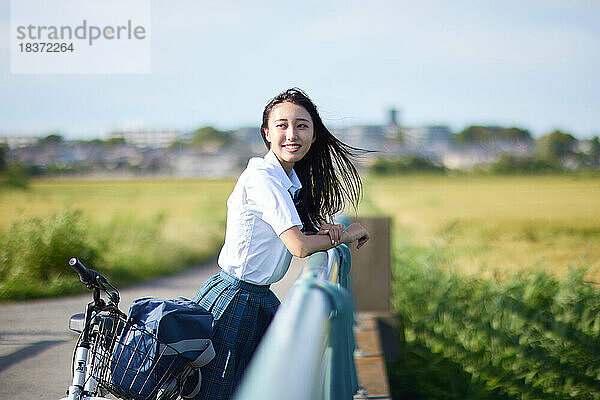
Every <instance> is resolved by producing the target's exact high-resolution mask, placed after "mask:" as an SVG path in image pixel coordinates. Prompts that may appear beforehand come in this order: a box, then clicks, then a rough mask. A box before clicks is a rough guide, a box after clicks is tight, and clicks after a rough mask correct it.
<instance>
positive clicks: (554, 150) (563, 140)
mask: <svg viewBox="0 0 600 400" xmlns="http://www.w3.org/2000/svg"><path fill="white" fill-rule="evenodd" d="M576 144H577V139H575V138H574V137H573V136H572V135H571V134H569V133H566V132H562V131H559V130H554V131H552V132H550V133H549V134H548V135H546V136H543V137H541V138H539V139H538V140H537V144H536V145H537V152H538V155H539V157H540V158H542V159H544V160H547V161H550V162H551V163H555V164H560V163H561V160H563V159H564V158H565V157H566V156H568V155H570V154H575V145H576Z"/></svg>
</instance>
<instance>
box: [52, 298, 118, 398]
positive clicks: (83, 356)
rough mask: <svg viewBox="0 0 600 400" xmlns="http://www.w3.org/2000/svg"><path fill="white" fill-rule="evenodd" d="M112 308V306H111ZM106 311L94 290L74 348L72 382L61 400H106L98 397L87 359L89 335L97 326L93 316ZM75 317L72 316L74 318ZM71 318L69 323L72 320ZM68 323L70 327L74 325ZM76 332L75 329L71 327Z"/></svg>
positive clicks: (96, 385) (96, 384)
mask: <svg viewBox="0 0 600 400" xmlns="http://www.w3.org/2000/svg"><path fill="white" fill-rule="evenodd" d="M111 306H112V305H111ZM104 309H106V305H105V303H104V301H103V300H102V299H101V298H100V289H98V288H94V301H93V302H91V303H88V305H87V306H86V310H85V318H84V320H83V327H82V330H81V336H80V338H79V340H78V342H77V346H76V348H75V356H74V359H73V380H72V382H71V386H69V389H68V391H67V397H65V398H63V399H62V400H108V399H106V398H105V397H98V396H97V394H98V389H99V387H98V382H97V381H96V380H95V379H94V378H93V377H92V376H91V375H90V370H91V365H90V364H91V360H90V359H89V358H88V355H89V351H90V334H91V331H92V328H93V327H94V326H95V325H96V324H97V322H94V321H93V319H94V316H96V315H98V313H99V312H100V311H103V310H104ZM76 316H77V315H75V316H73V317H76ZM73 317H71V321H72V320H73ZM71 321H70V324H69V325H70V326H71V325H74V324H73V323H72V322H71ZM71 329H73V330H76V331H77V329H76V328H73V327H71Z"/></svg>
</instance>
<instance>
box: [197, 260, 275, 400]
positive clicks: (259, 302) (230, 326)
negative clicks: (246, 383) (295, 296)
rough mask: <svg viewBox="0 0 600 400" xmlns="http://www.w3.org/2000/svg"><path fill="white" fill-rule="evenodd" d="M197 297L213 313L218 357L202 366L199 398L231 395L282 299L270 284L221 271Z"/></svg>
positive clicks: (219, 399)
mask: <svg viewBox="0 0 600 400" xmlns="http://www.w3.org/2000/svg"><path fill="white" fill-rule="evenodd" d="M194 301H196V302H197V303H198V304H200V305H201V306H202V307H204V308H205V309H206V310H208V311H209V312H210V313H211V314H212V315H213V336H212V342H213V346H214V348H215V352H216V355H215V358H214V359H213V360H212V361H211V362H210V363H208V364H207V365H206V366H204V367H202V384H201V386H200V393H199V394H198V395H197V396H196V397H195V399H197V400H198V399H210V400H225V399H230V398H231V397H232V396H233V393H234V391H235V389H236V388H237V386H238V385H239V384H240V382H241V379H242V376H243V374H244V371H245V369H246V367H247V366H248V363H249V362H250V359H251V358H252V355H253V354H254V352H255V350H256V348H257V346H258V343H259V342H260V340H261V338H262V337H263V335H264V334H265V331H266V330H267V328H268V326H269V324H270V322H271V320H272V319H273V317H274V315H275V312H276V311H277V307H278V306H279V300H278V299H277V297H276V296H275V294H274V293H273V292H272V291H271V290H270V289H269V286H261V285H254V284H252V283H248V282H244V281H241V280H239V279H237V278H236V277H234V276H231V275H229V274H227V273H226V272H224V271H221V272H220V273H219V274H217V275H215V276H213V277H212V278H210V279H209V280H208V281H206V282H205V283H204V285H202V287H201V288H200V290H198V293H197V294H196V296H195V297H194Z"/></svg>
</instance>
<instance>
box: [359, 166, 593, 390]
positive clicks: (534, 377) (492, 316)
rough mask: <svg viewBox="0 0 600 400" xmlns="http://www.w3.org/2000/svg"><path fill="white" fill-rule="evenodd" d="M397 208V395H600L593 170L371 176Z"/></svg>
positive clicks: (391, 366)
mask: <svg viewBox="0 0 600 400" xmlns="http://www.w3.org/2000/svg"><path fill="white" fill-rule="evenodd" d="M365 193H366V199H365V200H366V201H365V209H364V210H361V212H362V213H382V214H386V215H390V216H391V217H392V219H393V237H392V247H393V266H392V274H393V282H392V288H393V298H392V307H393V309H394V311H395V312H396V313H397V315H398V317H399V320H400V329H399V335H398V344H399V354H400V356H399V357H398V359H396V360H393V361H390V362H389V363H388V375H389V379H390V385H391V389H392V394H393V398H397V399H466V398H468V399H598V398H600V391H599V390H598V388H599V387H600V366H599V365H598V360H599V359H600V339H599V337H600V306H599V304H600V284H599V283H600V273H599V271H600V209H598V207H597V204H600V179H599V178H597V177H593V176H592V177H590V176H585V175H542V176H483V175H463V176H444V175H437V176H436V175H431V174H424V175H400V176H398V175H397V176H394V177H386V178H382V177H377V178H372V179H370V180H369V181H368V183H367V188H366V190H365Z"/></svg>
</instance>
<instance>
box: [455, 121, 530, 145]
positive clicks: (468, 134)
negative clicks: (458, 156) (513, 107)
mask: <svg viewBox="0 0 600 400" xmlns="http://www.w3.org/2000/svg"><path fill="white" fill-rule="evenodd" d="M499 140H506V141H519V142H525V141H531V140H533V139H532V137H531V134H530V133H529V131H528V130H526V129H521V128H516V127H510V128H503V127H500V126H479V125H473V126H469V127H467V128H465V129H463V130H462V131H461V132H459V133H458V134H457V135H456V141H457V142H458V143H459V144H482V143H487V142H494V141H499Z"/></svg>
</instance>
